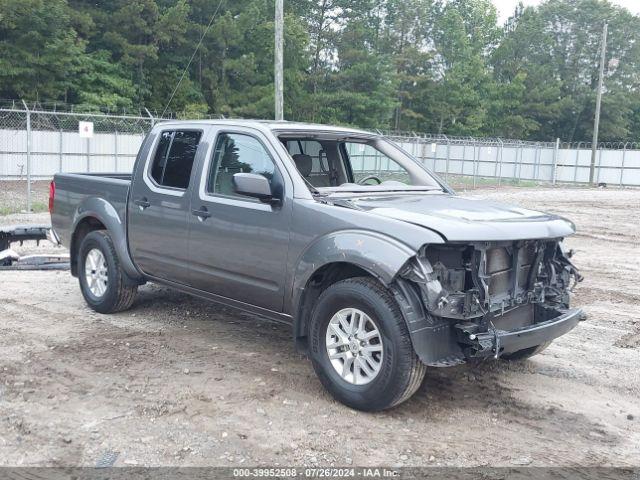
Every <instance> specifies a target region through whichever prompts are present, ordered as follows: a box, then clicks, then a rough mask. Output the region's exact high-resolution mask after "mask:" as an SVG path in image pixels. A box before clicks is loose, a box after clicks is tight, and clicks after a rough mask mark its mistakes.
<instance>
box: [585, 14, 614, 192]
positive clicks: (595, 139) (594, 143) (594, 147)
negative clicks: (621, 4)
mask: <svg viewBox="0 0 640 480" xmlns="http://www.w3.org/2000/svg"><path fill="white" fill-rule="evenodd" d="M608 28H609V25H608V24H607V23H605V24H604V29H603V30H602V51H601V52H600V73H599V76H598V92H597V95H596V118H595V120H594V123H593V141H592V142H591V165H590V166H589V185H593V179H594V177H595V173H596V154H597V152H598V130H599V129H600V105H601V103H602V83H603V81H604V61H605V58H606V56H607V31H608Z"/></svg>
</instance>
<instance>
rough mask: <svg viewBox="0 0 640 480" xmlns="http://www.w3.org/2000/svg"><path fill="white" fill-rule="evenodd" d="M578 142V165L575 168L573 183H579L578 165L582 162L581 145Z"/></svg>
mask: <svg viewBox="0 0 640 480" xmlns="http://www.w3.org/2000/svg"><path fill="white" fill-rule="evenodd" d="M581 143H582V142H578V148H576V164H575V165H574V167H573V183H578V163H579V162H580V144H581Z"/></svg>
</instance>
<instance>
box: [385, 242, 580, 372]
mask: <svg viewBox="0 0 640 480" xmlns="http://www.w3.org/2000/svg"><path fill="white" fill-rule="evenodd" d="M570 256H571V255H570V254H568V253H566V252H564V250H563V248H562V243H561V241H560V240H558V239H553V240H526V241H515V242H475V243H473V242H472V243H464V244H448V245H434V246H425V247H423V248H422V249H421V250H420V251H419V252H418V254H417V255H416V256H415V257H413V258H412V259H411V260H410V261H409V262H407V264H405V266H404V267H403V268H402V270H401V271H400V272H399V275H398V276H397V278H396V282H395V285H394V289H395V293H396V298H397V299H398V301H399V303H400V305H401V307H402V310H403V312H404V313H405V318H406V319H407V323H408V325H409V331H410V333H411V336H412V340H413V343H414V348H415V350H416V352H417V353H418V355H419V357H420V358H421V360H422V361H423V362H424V363H425V364H427V365H434V366H448V365H455V364H458V363H462V362H464V361H466V360H467V359H470V358H484V357H490V356H492V357H495V358H498V357H500V356H501V355H508V354H511V353H514V352H516V351H520V350H524V349H527V348H531V347H536V346H538V345H542V344H545V343H547V342H550V341H551V340H553V339H554V338H557V337H558V336H560V335H563V334H564V333H566V332H568V331H569V330H571V329H572V328H573V327H575V326H576V324H577V323H578V322H579V321H580V320H581V319H583V317H584V315H583V313H582V311H581V310H579V309H570V308H569V303H570V302H569V296H570V291H571V289H572V288H573V287H574V286H575V284H576V283H578V282H580V281H581V280H582V276H581V275H580V274H579V273H578V271H577V269H576V268H575V266H574V265H573V264H572V263H571V261H570Z"/></svg>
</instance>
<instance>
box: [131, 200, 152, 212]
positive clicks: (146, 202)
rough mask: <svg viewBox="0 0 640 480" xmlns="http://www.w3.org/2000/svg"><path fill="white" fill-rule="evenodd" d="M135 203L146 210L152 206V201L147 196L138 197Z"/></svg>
mask: <svg viewBox="0 0 640 480" xmlns="http://www.w3.org/2000/svg"><path fill="white" fill-rule="evenodd" d="M133 203H135V204H136V205H138V207H140V210H144V209H145V208H148V207H150V206H151V203H149V200H147V197H142V198H136V199H135V200H134V201H133Z"/></svg>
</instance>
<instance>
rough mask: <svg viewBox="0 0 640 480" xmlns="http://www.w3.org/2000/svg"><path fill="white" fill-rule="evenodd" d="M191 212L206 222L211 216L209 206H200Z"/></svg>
mask: <svg viewBox="0 0 640 480" xmlns="http://www.w3.org/2000/svg"><path fill="white" fill-rule="evenodd" d="M191 213H192V214H193V215H195V216H196V217H198V220H200V221H201V222H204V221H205V220H206V219H207V218H209V217H210V216H211V214H210V213H209V210H207V207H200V209H199V210H191Z"/></svg>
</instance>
